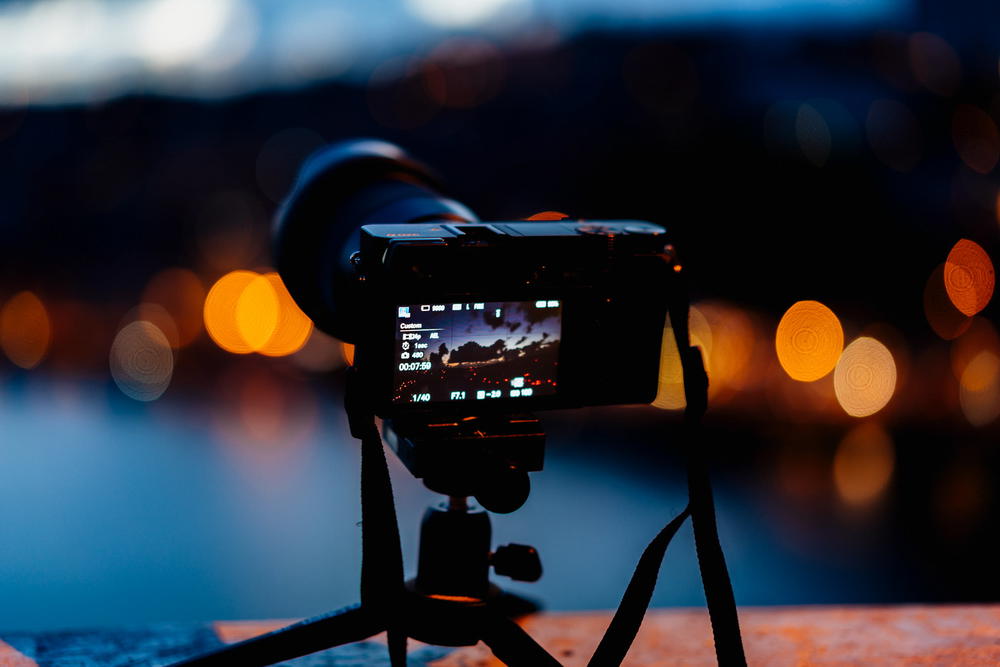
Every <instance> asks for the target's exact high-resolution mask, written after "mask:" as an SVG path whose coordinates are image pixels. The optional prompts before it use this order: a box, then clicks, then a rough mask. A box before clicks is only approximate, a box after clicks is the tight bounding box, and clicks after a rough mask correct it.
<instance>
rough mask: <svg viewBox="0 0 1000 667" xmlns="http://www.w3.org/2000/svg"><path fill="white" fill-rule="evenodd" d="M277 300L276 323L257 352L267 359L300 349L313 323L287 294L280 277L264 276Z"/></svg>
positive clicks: (307, 338) (268, 274)
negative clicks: (267, 357) (264, 355)
mask: <svg viewBox="0 0 1000 667" xmlns="http://www.w3.org/2000/svg"><path fill="white" fill-rule="evenodd" d="M264 278H266V279H267V280H268V282H270V284H271V288H272V289H273V290H274V294H275V296H276V297H277V300H278V321H277V323H276V324H275V327H274V331H273V333H272V334H271V336H270V338H268V340H267V341H266V342H265V343H264V344H263V345H261V346H260V348H259V349H258V350H257V351H258V352H260V353H261V354H266V355H267V356H269V357H283V356H286V355H289V354H294V353H295V352H298V351H299V350H300V349H302V346H303V345H305V344H306V341H307V340H309V334H310V333H312V329H313V323H312V320H310V319H309V318H308V317H306V314H305V313H303V312H302V310H300V309H299V307H298V305H297V304H296V303H295V301H294V300H293V299H292V295H291V294H289V293H288V289H287V288H286V287H285V283H283V282H282V281H281V277H280V276H279V275H278V274H277V273H274V272H271V273H267V274H264Z"/></svg>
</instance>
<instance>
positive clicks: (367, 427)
mask: <svg viewBox="0 0 1000 667" xmlns="http://www.w3.org/2000/svg"><path fill="white" fill-rule="evenodd" d="M364 391H365V388H364V387H363V386H362V384H361V382H360V378H358V377H357V374H356V371H355V370H354V368H349V369H348V377H347V387H346V392H345V395H344V404H345V408H346V411H347V419H348V423H349V424H350V428H351V435H352V436H354V437H355V438H357V439H358V440H360V441H361V607H362V608H363V609H366V610H369V611H371V612H373V613H375V614H377V615H380V616H381V617H382V618H384V619H386V627H387V630H388V633H389V644H390V656H389V657H390V663H391V664H392V667H404V666H405V664H406V636H405V635H404V634H403V633H402V632H401V631H400V630H399V622H398V619H396V618H395V614H396V612H397V611H398V606H399V601H400V600H401V599H402V595H403V583H404V582H403V550H402V547H401V546H400V541H399V523H398V521H397V520H396V503H395V501H394V500H393V497H392V480H391V479H390V477H389V466H388V464H387V462H386V460H385V451H384V450H383V448H382V438H381V437H380V436H379V432H378V427H377V426H376V425H375V415H374V414H373V413H372V412H371V411H370V408H369V406H370V405H371V404H370V402H369V401H368V400H367V397H366V396H365V395H364V393H363V392H364Z"/></svg>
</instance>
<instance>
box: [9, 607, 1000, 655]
mask: <svg viewBox="0 0 1000 667" xmlns="http://www.w3.org/2000/svg"><path fill="white" fill-rule="evenodd" d="M740 617H741V621H742V626H743V636H744V642H745V644H746V649H747V657H748V659H749V660H750V662H751V664H759V665H873V664H883V665H908V664H912V665H918V664H919V665H953V664H972V665H996V664H1000V605H997V606H994V605H979V606H935V607H930V606H905V607H799V608H757V609H745V610H742V611H741V614H740ZM609 618H610V614H608V613H605V612H594V613H547V614H541V615H537V616H533V617H530V618H527V619H524V621H523V622H522V625H524V627H525V628H526V629H527V630H528V632H530V633H531V634H532V636H534V637H535V639H537V640H538V641H539V642H540V643H541V644H542V645H543V646H545V647H546V648H547V649H548V650H549V652H550V653H552V654H553V655H555V656H556V657H557V658H558V659H559V661H560V662H562V663H563V664H564V665H566V666H567V667H572V666H577V665H586V663H587V660H588V659H589V657H590V655H591V653H592V652H593V650H594V648H595V647H596V646H597V642H598V641H599V640H600V637H601V635H602V634H603V633H604V629H605V627H606V626H607V623H608V620H609ZM286 623H287V622H286V621H234V622H216V623H213V624H205V625H200V626H199V625H157V626H150V627H144V628H118V629H102V630H89V631H62V632H41V633H35V634H12V633H7V634H4V633H0V667H33V666H35V665H38V666H39V667H70V666H72V667H90V666H97V665H101V666H114V667H118V666H124V665H165V664H169V663H170V662H172V661H174V660H178V659H181V658H184V657H187V656H190V655H194V654H197V653H199V652H202V651H205V650H209V649H211V648H214V647H217V646H219V645H221V644H224V643H230V642H234V641H240V640H241V639H246V638H249V637H253V636H255V635H257V634H261V633H263V632H268V631H270V630H273V629H276V628H279V627H282V626H283V625H285V624H286ZM409 662H410V665H411V666H417V665H432V666H434V667H486V666H490V667H492V666H493V665H500V664H502V663H500V662H499V661H498V660H496V659H495V658H493V656H492V654H491V653H490V652H489V650H488V649H487V648H486V647H485V646H483V645H482V644H480V645H479V646H475V647H470V648H461V649H448V648H442V647H436V646H427V645H424V644H421V643H419V642H414V641H411V642H410V661H409ZM284 664H289V665H295V666H296V667H318V666H320V665H323V666H329V667H347V666H351V667H357V666H359V665H388V664H389V661H388V656H387V654H386V649H385V639H384V637H383V636H379V637H375V638H373V639H372V640H370V641H367V642H361V643H358V644H353V645H350V646H343V647H338V648H335V649H331V650H329V651H323V652H321V653H317V654H314V655H312V656H307V657H304V658H299V659H298V660H293V661H290V662H288V663H284ZM625 664H627V665H635V666H637V667H639V666H643V667H644V666H647V665H713V664H715V661H714V655H713V651H712V638H711V628H710V626H709V623H708V616H707V614H706V613H705V612H704V611H703V610H656V611H653V612H651V613H650V614H649V615H648V616H647V618H646V622H645V623H644V625H643V627H642V630H641V631H640V632H639V635H638V637H637V638H636V642H635V644H634V645H633V647H632V650H631V651H630V652H629V654H628V657H627V659H626V663H625Z"/></svg>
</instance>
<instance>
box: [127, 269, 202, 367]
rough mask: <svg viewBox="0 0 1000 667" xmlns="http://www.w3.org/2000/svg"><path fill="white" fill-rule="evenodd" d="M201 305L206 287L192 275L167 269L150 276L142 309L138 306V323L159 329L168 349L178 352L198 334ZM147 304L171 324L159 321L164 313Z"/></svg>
mask: <svg viewBox="0 0 1000 667" xmlns="http://www.w3.org/2000/svg"><path fill="white" fill-rule="evenodd" d="M204 302H205V286H204V285H203V284H202V282H201V279H200V278H198V276H197V275H195V274H194V272H193V271H190V270H188V269H180V268H174V269H166V270H164V271H160V272H159V273H157V274H156V275H155V276H153V278H152V279H151V280H150V281H149V284H147V285H146V289H145V290H144V291H143V293H142V305H140V306H139V319H142V320H146V321H147V322H152V323H153V324H155V325H156V326H157V327H159V328H160V329H161V330H162V331H163V333H164V334H165V335H166V336H167V339H168V340H169V341H170V347H172V348H174V349H177V348H181V347H184V346H186V345H190V344H191V343H192V342H194V340H195V339H197V338H198V335H199V334H201V330H202V326H203V318H202V304H204ZM146 304H155V305H158V306H160V307H162V308H163V310H164V311H166V313H167V314H168V315H169V317H170V319H171V322H170V323H169V324H168V323H166V322H163V321H161V320H162V319H163V312H162V311H160V309H158V308H149V307H148V306H147V305H146Z"/></svg>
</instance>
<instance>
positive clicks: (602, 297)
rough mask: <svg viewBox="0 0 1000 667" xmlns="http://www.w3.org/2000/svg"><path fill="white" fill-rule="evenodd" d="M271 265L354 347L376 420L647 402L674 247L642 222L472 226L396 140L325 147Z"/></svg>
mask: <svg viewBox="0 0 1000 667" xmlns="http://www.w3.org/2000/svg"><path fill="white" fill-rule="evenodd" d="M276 228H277V232H276V238H275V248H276V260H277V264H278V270H279V272H280V273H281V274H282V276H283V277H284V279H285V283H286V285H287V286H288V288H289V291H290V292H291V294H292V296H293V297H294V298H295V299H296V301H297V302H298V304H299V306H300V307H301V308H302V309H303V311H304V312H306V314H308V315H309V316H310V317H311V318H312V319H313V321H314V322H315V323H316V325H317V326H318V327H319V328H320V329H323V330H325V331H326V332H327V333H330V334H332V335H334V336H336V337H338V338H340V339H342V340H344V341H346V342H348V343H352V344H354V345H355V356H354V365H355V368H356V370H357V372H358V374H359V376H360V377H361V378H363V381H364V385H365V387H366V390H367V392H368V397H369V399H370V401H371V404H372V406H373V409H374V411H375V413H376V414H377V415H378V416H380V417H384V418H386V417H404V416H408V415H409V416H414V415H428V414H434V415H439V416H440V415H489V414H499V413H512V412H522V411H533V410H545V409H554V408H576V407H582V406H589V405H609V404H635V403H649V402H651V401H652V400H653V399H654V398H655V395H656V390H657V383H658V378H659V359H660V346H661V339H662V336H663V330H664V321H665V318H666V314H667V309H668V302H669V297H670V291H671V289H672V287H671V285H672V283H671V279H672V277H673V272H674V271H673V268H674V266H675V264H674V262H673V252H672V248H671V247H670V246H669V243H668V239H667V234H666V230H665V229H664V228H663V227H661V226H659V225H656V224H652V223H650V222H644V221H637V220H612V221H569V220H547V221H507V222H490V223H483V222H480V221H479V220H478V219H477V218H476V217H475V215H474V214H473V213H472V212H471V211H470V210H469V209H468V208H466V207H465V206H464V205H462V204H460V203H458V202H456V201H454V200H452V199H449V198H447V197H445V196H444V195H442V194H441V188H440V185H439V181H438V180H437V178H436V177H435V176H434V175H433V173H432V172H431V171H430V170H429V169H427V168H426V167H424V166H423V165H421V164H420V163H418V162H416V161H415V160H413V159H412V158H410V157H409V156H407V155H406V154H405V153H403V152H402V150H401V149H399V148H397V147H396V146H394V145H392V144H388V143H386V142H382V141H376V140H355V141H351V142H346V143H342V144H335V145H333V146H331V147H329V148H327V149H325V150H323V151H322V152H320V153H319V154H317V155H315V156H313V157H312V158H311V159H310V160H309V161H307V163H306V165H305V166H304V167H303V169H302V172H301V174H300V177H299V180H298V182H297V183H296V185H295V187H294V188H293V191H292V194H291V195H290V196H289V198H288V199H287V200H286V202H285V204H284V205H283V207H282V209H281V211H280V212H279V217H278V224H277V227H276Z"/></svg>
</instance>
